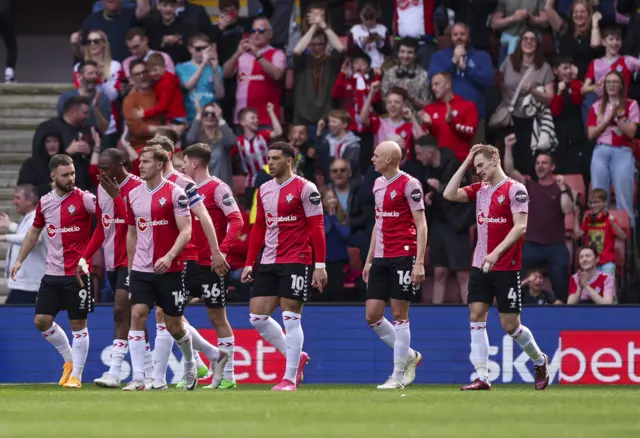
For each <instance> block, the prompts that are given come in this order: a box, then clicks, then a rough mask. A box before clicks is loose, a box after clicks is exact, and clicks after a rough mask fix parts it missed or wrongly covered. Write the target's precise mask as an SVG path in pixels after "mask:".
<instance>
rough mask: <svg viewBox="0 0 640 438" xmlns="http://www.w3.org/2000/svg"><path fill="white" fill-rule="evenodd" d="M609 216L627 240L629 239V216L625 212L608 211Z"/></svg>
mask: <svg viewBox="0 0 640 438" xmlns="http://www.w3.org/2000/svg"><path fill="white" fill-rule="evenodd" d="M609 214H611V215H612V216H613V217H614V218H615V219H616V220H617V221H618V224H619V225H620V228H622V231H624V232H625V234H626V235H627V239H628V238H630V237H631V223H630V222H629V215H628V214H627V212H626V211H625V210H609Z"/></svg>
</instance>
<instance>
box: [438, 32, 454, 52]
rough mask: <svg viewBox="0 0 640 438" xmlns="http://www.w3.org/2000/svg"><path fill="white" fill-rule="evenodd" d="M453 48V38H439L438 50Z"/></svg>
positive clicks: (447, 36) (443, 36)
mask: <svg viewBox="0 0 640 438" xmlns="http://www.w3.org/2000/svg"><path fill="white" fill-rule="evenodd" d="M449 46H451V37H450V36H449V35H440V36H439V37H438V50H443V49H446V48H448V47H449Z"/></svg>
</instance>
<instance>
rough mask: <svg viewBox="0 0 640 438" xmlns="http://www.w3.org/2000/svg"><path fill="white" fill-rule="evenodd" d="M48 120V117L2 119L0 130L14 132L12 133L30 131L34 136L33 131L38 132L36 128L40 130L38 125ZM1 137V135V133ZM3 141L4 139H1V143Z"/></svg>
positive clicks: (0, 120)
mask: <svg viewBox="0 0 640 438" xmlns="http://www.w3.org/2000/svg"><path fill="white" fill-rule="evenodd" d="M46 119H47V117H42V118H41V117H37V118H32V117H29V118H26V117H24V118H11V119H8V118H0V130H4V129H7V130H12V131H19V130H23V131H28V132H30V133H31V135H32V136H33V131H35V130H36V128H38V125H40V123H42V122H44V121H45V120H46ZM0 135H1V133H0ZM1 140H2V138H1V137H0V141H1Z"/></svg>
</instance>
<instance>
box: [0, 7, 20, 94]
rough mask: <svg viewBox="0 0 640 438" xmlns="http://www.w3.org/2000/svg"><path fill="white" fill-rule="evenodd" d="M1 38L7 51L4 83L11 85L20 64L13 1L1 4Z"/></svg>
mask: <svg viewBox="0 0 640 438" xmlns="http://www.w3.org/2000/svg"><path fill="white" fill-rule="evenodd" d="M0 37H2V40H3V41H4V47H5V49H6V51H7V58H6V62H5V69H4V81H5V82H6V83H10V82H13V81H14V80H15V69H16V63H17V62H18V40H17V39H16V29H15V26H14V25H13V17H12V16H11V0H4V1H1V2H0Z"/></svg>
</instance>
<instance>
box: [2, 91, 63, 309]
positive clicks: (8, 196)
mask: <svg viewBox="0 0 640 438" xmlns="http://www.w3.org/2000/svg"><path fill="white" fill-rule="evenodd" d="M72 88H73V86H72V85H71V84H0V212H7V213H8V214H9V216H11V218H12V219H13V220H16V219H19V217H18V216H17V215H16V213H15V208H14V207H13V204H12V197H13V189H14V187H15V186H16V182H17V180H18V172H19V170H20V165H21V164H22V163H23V162H24V160H26V159H27V158H29V157H30V156H31V140H32V138H33V133H34V131H35V129H36V128H37V127H38V125H39V124H40V123H41V122H42V121H44V120H47V119H49V118H51V117H54V116H55V115H56V103H57V102H58V96H59V95H60V94H61V93H62V92H64V91H68V90H70V89H72ZM3 231H6V230H3ZM6 255H7V245H6V244H5V243H2V244H0V304H1V303H4V300H5V299H6V295H7V293H8V289H7V279H6V278H5V276H4V270H5V258H6Z"/></svg>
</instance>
